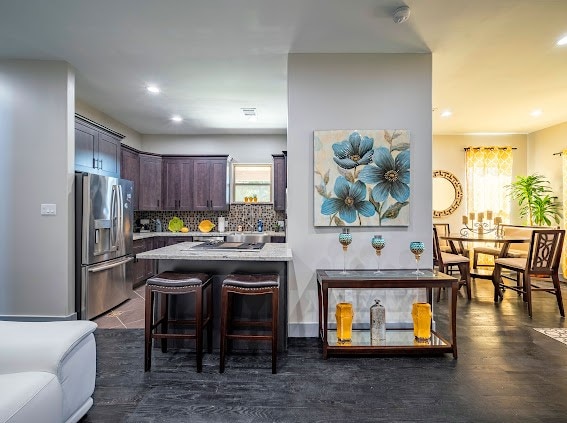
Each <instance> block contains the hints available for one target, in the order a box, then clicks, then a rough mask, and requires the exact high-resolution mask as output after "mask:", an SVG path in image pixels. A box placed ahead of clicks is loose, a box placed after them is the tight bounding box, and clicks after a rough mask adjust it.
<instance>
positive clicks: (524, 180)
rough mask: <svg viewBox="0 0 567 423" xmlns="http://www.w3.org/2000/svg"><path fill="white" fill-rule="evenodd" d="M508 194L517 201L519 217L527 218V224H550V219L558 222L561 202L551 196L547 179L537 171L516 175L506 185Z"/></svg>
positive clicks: (551, 192)
mask: <svg viewBox="0 0 567 423" xmlns="http://www.w3.org/2000/svg"><path fill="white" fill-rule="evenodd" d="M506 189H507V190H508V195H509V196H510V197H511V198H512V199H513V200H515V201H517V203H518V206H519V207H520V217H521V218H527V221H528V225H530V226H533V225H537V226H551V221H552V220H553V221H555V223H556V224H559V222H560V220H561V213H560V211H561V204H560V203H559V202H558V201H557V197H555V196H553V195H552V194H553V191H552V190H551V185H550V183H549V181H548V180H547V179H546V178H545V177H544V176H543V175H539V174H537V173H534V174H533V175H528V176H518V177H517V178H516V181H515V182H513V183H512V184H510V185H506Z"/></svg>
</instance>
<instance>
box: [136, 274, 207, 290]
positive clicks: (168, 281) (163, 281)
mask: <svg viewBox="0 0 567 423" xmlns="http://www.w3.org/2000/svg"><path fill="white" fill-rule="evenodd" d="M208 279H209V275H207V274H205V273H176V272H163V273H160V274H159V275H156V276H154V277H153V278H150V279H148V280H147V282H146V283H147V284H148V285H156V286H172V287H181V286H193V285H201V284H204V283H205V282H206V281H207V280H208Z"/></svg>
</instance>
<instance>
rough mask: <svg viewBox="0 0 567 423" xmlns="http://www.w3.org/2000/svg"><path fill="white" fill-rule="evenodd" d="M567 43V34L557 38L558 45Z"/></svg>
mask: <svg viewBox="0 0 567 423" xmlns="http://www.w3.org/2000/svg"><path fill="white" fill-rule="evenodd" d="M566 44H567V35H564V36H563V37H561V38H560V39H559V40H557V45H558V46H564V45H566Z"/></svg>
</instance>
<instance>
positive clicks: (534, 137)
mask: <svg viewBox="0 0 567 423" xmlns="http://www.w3.org/2000/svg"><path fill="white" fill-rule="evenodd" d="M566 148H567V122H565V123H561V124H559V125H555V126H551V127H549V128H546V129H542V130H541V131H537V132H532V133H531V134H529V135H528V158H527V163H528V173H529V174H532V173H539V174H541V175H543V176H546V177H547V178H548V179H549V181H550V183H551V188H552V189H553V192H554V194H555V195H557V196H558V197H559V198H560V199H562V198H563V195H562V190H563V177H562V170H561V160H562V159H561V156H559V155H557V156H554V155H553V153H558V152H560V151H561V150H563V149H566Z"/></svg>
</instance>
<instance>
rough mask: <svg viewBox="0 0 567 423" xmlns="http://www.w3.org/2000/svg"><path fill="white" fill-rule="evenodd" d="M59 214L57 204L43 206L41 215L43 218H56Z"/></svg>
mask: <svg viewBox="0 0 567 423" xmlns="http://www.w3.org/2000/svg"><path fill="white" fill-rule="evenodd" d="M56 214H57V206H56V205H55V204H42V205H41V215H42V216H55V215H56Z"/></svg>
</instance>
